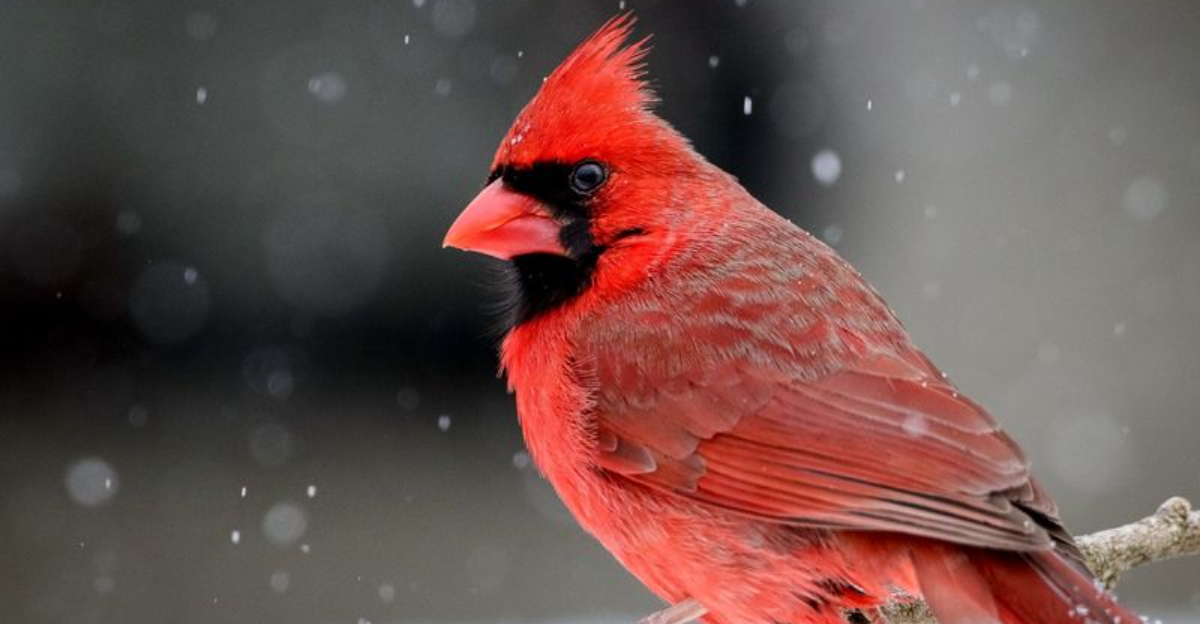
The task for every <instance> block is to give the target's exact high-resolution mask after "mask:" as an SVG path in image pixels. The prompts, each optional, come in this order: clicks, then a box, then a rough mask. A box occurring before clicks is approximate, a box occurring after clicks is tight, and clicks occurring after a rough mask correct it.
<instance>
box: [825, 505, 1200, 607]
mask: <svg viewBox="0 0 1200 624" xmlns="http://www.w3.org/2000/svg"><path fill="white" fill-rule="evenodd" d="M1076 543H1077V544H1079V549H1080V550H1082V551H1083V555H1084V557H1085V558H1086V559H1087V564H1088V567H1089V568H1091V570H1092V572H1093V573H1095V575H1096V578H1097V579H1099V580H1100V581H1101V582H1102V583H1104V585H1105V587H1108V588H1109V589H1112V587H1113V586H1114V585H1116V584H1117V581H1118V580H1120V578H1121V574H1123V573H1125V572H1127V571H1129V570H1132V569H1133V568H1136V567H1138V566H1141V565H1145V564H1147V563H1153V562H1155V561H1162V560H1164V559H1174V558H1175V557H1183V556H1186V555H1200V511H1192V506H1191V504H1190V503H1188V501H1187V500H1186V499H1183V498H1180V497H1178V496H1176V497H1174V498H1171V499H1169V500H1167V502H1165V503H1163V504H1162V505H1160V506H1159V507H1158V511H1156V512H1154V515H1152V516H1147V517H1145V518H1142V519H1141V520H1138V521H1137V522H1133V523H1130V524H1127V525H1125V526H1122V527H1117V528H1115V529H1108V530H1106V531H1099V532H1096V533H1092V534H1091V535H1084V536H1082V537H1079V538H1076ZM845 619H846V621H847V622H849V623H850V624H867V623H871V622H880V621H886V622H888V623H889V624H936V621H935V620H934V619H933V615H931V614H930V613H929V609H928V608H926V607H925V603H923V602H921V601H919V600H910V601H896V602H892V603H889V604H888V605H887V606H885V607H883V608H882V609H879V612H878V613H874V612H862V611H850V612H847V613H846V618H845Z"/></svg>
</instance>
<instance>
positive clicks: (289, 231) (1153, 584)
mask: <svg viewBox="0 0 1200 624" xmlns="http://www.w3.org/2000/svg"><path fill="white" fill-rule="evenodd" d="M617 4H618V3H617V1H616V0H610V1H605V2H589V3H583V2H571V3H565V2H560V3H551V2H535V1H532V0H528V1H514V2H485V1H483V0H426V1H424V2H414V1H413V0H392V1H387V2H382V1H367V0H347V1H332V0H330V1H322V0H294V1H288V2H284V1H277V2H271V1H267V0H253V1H243V2H234V1H232V0H228V1H221V0H213V1H209V2H199V1H197V2H163V1H161V0H153V1H152V0H127V1H121V0H108V1H103V2H93V1H86V0H71V1H67V0H63V1H35V0H19V1H15V2H14V1H13V0H0V302H2V303H0V562H2V563H0V621H3V622H5V623H9V622H15V623H24V622H30V623H33V622H70V623H76V622H78V623H93V622H95V623H101V622H114V623H115V622H122V623H124V622H147V623H149V622H181V623H191V622H196V623H201V622H203V623H205V624H209V623H222V622H230V623H235V622H236V623H241V622H247V623H248V622H256V623H257V622H264V623H272V622H279V623H292V622H295V623H309V622H311V623H320V624H324V623H334V622H349V623H355V622H358V621H359V619H360V618H364V619H366V620H369V621H371V622H418V621H427V622H468V621H469V622H484V621H501V622H541V621H546V620H552V619H553V620H571V621H587V622H600V621H603V622H630V621H632V618H634V617H636V616H638V615H641V614H644V613H645V612H648V611H650V610H652V609H654V608H656V607H657V605H658V603H657V601H656V600H655V599H653V597H651V596H649V595H648V594H647V593H646V592H645V591H644V590H643V589H641V588H640V587H639V586H638V585H637V584H636V582H634V581H633V580H631V579H630V578H629V577H628V576H626V575H625V573H624V572H623V571H622V570H620V569H619V567H618V566H617V565H616V564H615V563H613V562H612V561H611V560H610V559H609V557H608V556H607V554H605V553H604V551H603V550H602V549H601V548H600V547H599V546H597V545H595V544H593V543H592V542H591V540H590V539H589V538H588V537H587V536H585V535H583V534H582V533H581V532H580V531H579V530H578V529H577V528H576V527H575V526H574V525H573V523H572V522H571V520H570V519H569V518H568V517H567V516H566V514H565V512H564V511H563V510H562V508H561V507H560V505H559V504H558V503H557V501H556V500H555V499H554V497H553V494H552V493H551V492H550V491H549V490H548V488H547V487H546V486H545V485H544V484H543V483H542V482H541V481H540V480H539V479H538V477H537V476H536V473H535V471H534V470H533V468H532V467H530V466H528V465H527V462H528V458H527V456H525V455H523V454H522V453H521V444H520V435H519V431H518V430H517V427H516V422H515V419H514V414H513V409H512V404H511V398H510V397H508V396H507V395H506V394H505V392H504V387H503V383H502V382H500V381H498V380H496V379H495V376H494V366H495V363H494V354H493V347H494V344H495V336H494V334H493V333H491V332H490V330H489V323H490V316H489V314H488V309H489V306H490V305H491V302H493V301H494V300H495V297H494V295H493V292H492V290H491V289H490V288H489V283H490V282H491V281H492V276H493V274H492V273H491V272H490V271H489V264H490V261H488V260H486V259H483V258H477V257H470V256H467V255H464V254H461V253H456V252H449V251H441V250H439V249H438V247H439V243H440V241H441V236H442V234H443V232H444V230H445V228H446V227H447V225H448V224H449V223H450V221H451V220H452V219H453V217H454V216H455V215H456V214H457V212H458V210H459V209H460V208H461V207H462V206H463V205H464V204H465V203H466V201H468V200H469V199H470V198H471V197H472V196H473V194H474V193H475V192H476V191H477V190H478V188H479V186H480V183H481V182H482V180H483V178H484V176H485V174H486V171H485V169H486V167H487V165H488V163H489V162H490V158H491V153H492V150H493V149H494V146H495V144H496V142H497V141H498V140H499V138H500V136H501V135H502V134H503V132H504V130H505V129H506V126H507V123H508V122H509V121H510V120H511V118H512V116H513V115H514V114H515V113H516V111H517V110H518V109H519V107H520V106H521V105H522V104H523V103H524V102H525V101H526V100H527V99H528V98H529V97H530V95H532V93H533V92H534V90H535V89H536V88H537V86H538V84H539V83H540V79H541V77H542V76H543V75H545V74H546V73H547V72H548V71H550V70H551V69H552V68H553V67H554V65H555V64H556V63H557V62H558V61H559V60H560V59H561V58H562V57H563V56H564V55H565V54H566V53H567V52H568V51H569V50H570V49H571V47H572V46H573V45H574V44H575V43H576V42H578V41H579V40H581V39H582V38H583V37H584V36H586V35H587V34H588V33H589V32H590V31H591V30H593V29H594V28H595V27H597V26H598V25H599V24H600V23H601V22H603V20H604V19H605V18H607V17H609V16H611V15H613V14H614V13H616V12H617V9H618V7H617ZM628 5H629V7H630V8H633V9H634V10H635V11H636V12H637V14H638V16H639V18H640V23H639V24H638V32H639V33H653V34H654V45H655V49H654V52H653V54H652V56H651V58H650V67H651V75H652V77H653V79H654V81H655V83H656V84H657V85H658V87H659V90H660V92H661V94H662V96H663V99H664V103H663V105H662V107H661V112H662V114H663V115H664V116H665V117H666V118H668V119H669V120H671V121H672V122H673V123H675V124H676V125H677V126H678V127H679V128H680V129H681V130H683V131H684V132H685V133H686V134H688V135H689V136H691V137H692V138H693V139H694V140H695V142H696V144H697V146H698V148H699V149H700V150H701V151H702V152H703V153H705V154H706V155H708V156H709V157H710V158H711V159H713V160H714V161H715V162H717V163H718V164H720V165H721V166H723V167H725V168H727V169H729V170H730V171H732V172H733V173H735V174H737V175H738V176H739V177H740V178H741V180H742V181H743V183H744V184H746V186H747V187H748V188H750V190H751V191H753V192H754V193H755V194H756V195H757V196H758V197H760V198H761V199H763V200H764V201H765V202H766V203H767V204H768V205H770V206H772V207H773V208H775V209H776V210H778V211H780V212H782V213H783V214H785V215H787V216H788V217H790V218H792V219H793V220H795V221H796V222H797V223H799V224H801V225H803V226H804V227H806V228H808V229H810V230H812V231H813V232H815V233H816V234H818V235H820V236H822V237H823V238H825V239H826V240H828V241H829V242H831V243H832V244H834V245H835V246H836V247H837V248H838V249H839V250H840V251H841V252H842V253H843V254H844V255H846V257H848V258H849V259H850V260H851V261H852V262H854V263H855V264H856V265H857V266H858V267H859V268H861V269H862V270H863V272H864V273H865V274H866V275H867V277H868V278H869V279H870V280H872V282H873V283H874V284H875V285H876V286H877V287H878V288H879V289H880V290H881V291H882V292H883V293H884V295H885V296H886V297H887V298H888V300H889V302H890V303H891V304H892V305H893V306H894V307H895V308H896V310H897V311H898V313H899V314H900V316H901V318H903V319H904V320H905V321H906V323H907V324H908V327H909V328H910V329H911V330H912V332H913V334H914V335H915V338H916V340H917V342H918V343H919V344H921V345H923V346H924V347H925V348H926V350H927V351H928V352H929V353H930V355H931V356H932V357H933V358H934V360H935V361H936V362H938V363H939V364H940V365H941V366H942V367H943V368H945V369H946V370H947V371H948V372H949V373H950V374H951V375H952V376H953V378H954V379H955V380H956V381H957V382H958V383H959V384H960V385H961V386H962V388H963V389H964V390H965V391H966V392H968V393H969V394H970V395H971V396H973V397H974V398H976V399H977V400H978V401H980V402H981V403H983V404H984V405H986V406H988V407H989V408H990V409H991V410H992V411H994V412H995V414H996V415H997V417H998V418H1000V419H1001V420H1002V421H1003V422H1004V423H1005V424H1006V426H1007V427H1008V428H1009V429H1010V430H1011V431H1012V433H1013V434H1014V435H1015V437H1016V438H1017V439H1018V440H1020V441H1021V442H1022V444H1023V445H1024V446H1025V448H1026V449H1027V450H1028V451H1029V453H1030V455H1031V456H1032V457H1033V459H1034V461H1035V470H1036V472H1037V473H1038V474H1039V475H1040V476H1041V477H1042V479H1043V480H1044V481H1045V482H1046V484H1047V485H1048V487H1049V489H1050V490H1051V492H1053V493H1054V495H1055V496H1056V497H1057V499H1058V500H1059V502H1060V505H1061V507H1062V508H1063V512H1064V516H1065V518H1066V519H1067V521H1068V524H1070V525H1071V526H1072V527H1073V528H1074V529H1075V530H1076V531H1077V532H1084V531H1089V530H1094V529H1098V528H1102V527H1106V526H1111V525H1114V524H1117V523H1120V522H1123V521H1126V520H1129V519H1132V518H1134V517H1138V516H1141V515H1144V514H1146V513H1149V512H1150V511H1152V510H1153V509H1154V507H1155V506H1156V505H1157V504H1158V503H1159V502H1161V501H1162V500H1163V499H1165V498H1166V497H1167V496H1168V495H1170V494H1176V493H1177V494H1184V495H1189V496H1191V497H1192V498H1200V410H1198V408H1197V405H1198V404H1200V384H1198V383H1197V380H1198V379H1200V332H1198V331H1197V327H1198V325H1200V214H1198V212H1197V211H1198V209H1200V205H1198V204H1200V5H1197V4H1196V3H1195V2H1194V1H1191V0H1178V1H1170V0H1156V1H1151V2H1140V3H1134V2H1119V1H1116V0H1103V1H1095V0H1087V1H1085V0H1061V1H1057V2H1048V3H1035V2H991V1H983V0H971V1H962V0H954V1H951V0H897V1H891V0H888V1H882V0H872V1H867V0H861V1H858V0H856V1H852V2H847V1H844V0H843V1H837V0H823V1H810V2H802V3H801V2H784V1H782V0H780V1H767V0H749V1H748V2H743V3H741V5H739V3H737V2H734V1H733V0H728V1H721V2H688V3H683V2H666V1H661V0H660V1H658V2H653V1H650V0H631V1H630V2H628ZM685 5H686V6H685ZM714 58H715V61H714V60H713V59H714ZM713 65H715V67H713ZM747 97H749V98H750V99H751V101H752V111H751V114H750V115H746V114H744V111H743V104H744V99H745V98H747ZM868 103H869V105H868ZM820 154H824V155H821V156H820V157H818V155H820ZM831 154H835V155H836V160H837V162H838V163H839V167H837V169H838V170H837V174H838V175H837V176H836V179H833V178H834V176H833V175H832V173H833V170H832V169H831V162H832V160H833V156H831ZM814 168H815V169H816V171H814ZM310 486H314V487H315V491H314V490H310ZM243 488H245V495H244V496H243V495H242V489H243ZM310 492H311V493H312V494H313V495H312V496H311V497H310V495H309V494H310ZM235 532H237V539H236V542H237V543H234V542H235V539H234V534H235ZM1121 594H1122V596H1124V597H1125V598H1126V599H1127V600H1128V602H1129V603H1130V604H1131V605H1133V606H1135V607H1137V608H1139V609H1143V610H1145V612H1147V613H1149V614H1152V615H1157V616H1172V618H1171V621H1184V620H1196V619H1198V618H1200V561H1198V560H1191V561H1179V562H1173V563H1169V564H1160V565H1158V566H1155V567H1154V568H1152V569H1149V570H1145V571H1141V572H1138V573H1135V574H1133V575H1131V576H1130V577H1129V578H1128V580H1127V582H1126V583H1125V584H1124V585H1123V586H1122V589H1121Z"/></svg>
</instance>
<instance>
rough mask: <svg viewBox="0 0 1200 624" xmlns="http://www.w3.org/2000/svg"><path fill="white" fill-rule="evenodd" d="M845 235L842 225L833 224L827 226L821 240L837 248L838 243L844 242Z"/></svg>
mask: <svg viewBox="0 0 1200 624" xmlns="http://www.w3.org/2000/svg"><path fill="white" fill-rule="evenodd" d="M843 234H844V232H842V227H841V226H840V225H837V224H832V225H827V226H825V230H824V231H823V232H822V233H821V238H823V239H825V243H826V244H827V245H831V246H837V244H838V243H840V242H842V236H843Z"/></svg>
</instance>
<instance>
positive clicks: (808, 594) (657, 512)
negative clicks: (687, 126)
mask: <svg viewBox="0 0 1200 624" xmlns="http://www.w3.org/2000/svg"><path fill="white" fill-rule="evenodd" d="M632 21H633V20H632V19H631V18H629V17H627V16H626V17H618V18H616V19H613V20H611V21H609V22H608V23H607V24H605V25H604V27H602V28H601V29H600V30H599V31H598V32H597V33H596V34H594V35H593V36H592V37H591V38H589V39H588V40H587V41H586V42H584V43H583V44H582V45H581V46H580V47H579V48H578V49H577V50H575V52H573V53H572V54H571V55H570V56H569V57H568V58H567V59H566V61H564V62H563V63H562V65H561V66H559V67H558V68H557V69H556V70H555V71H554V72H553V73H552V74H551V75H550V76H549V77H548V78H547V79H546V80H545V83H544V84H543V85H542V87H541V90H540V91H539V92H538V94H537V95H536V96H535V97H534V99H533V100H532V101H531V102H530V103H529V104H528V105H527V106H526V107H525V109H524V110H523V111H522V112H521V114H520V116H519V117H517V120H516V122H515V123H514V124H513V126H512V128H511V129H510V130H509V131H508V134H507V135H506V136H505V137H504V141H503V142H502V143H501V144H500V148H499V150H498V151H497V153H496V157H495V160H494V162H493V164H492V171H491V175H490V176H489V177H488V184H487V186H486V187H485V188H484V189H483V191H482V192H481V193H480V194H479V196H478V197H477V198H475V200H474V201H472V202H471V203H470V205H469V206H467V208H466V210H465V211H463V213H462V215H461V216H459V217H458V220H457V221H455V223H454V225H453V226H452V227H451V228H450V231H449V232H448V233H447V235H446V240H445V245H447V246H452V247H457V248H460V249H464V250H470V251H476V252H480V253H484V254H488V255H491V256H495V257H497V258H501V259H504V260H506V261H508V265H509V267H510V268H511V273H512V287H513V289H514V291H515V300H516V306H515V310H514V319H513V326H512V329H511V330H510V331H509V333H508V335H507V336H506V338H505V340H504V344H503V347H502V354H501V361H502V366H503V368H504V370H505V371H507V374H508V378H509V384H510V386H511V388H512V389H513V390H514V391H515V393H516V401H517V411H518V414H519V416H520V421H521V426H522V429H523V431H524V435H525V441H526V444H527V445H528V447H529V450H530V452H531V454H532V456H533V459H534V460H535V462H536V463H537V465H538V466H539V468H540V469H541V471H542V473H543V474H544V475H545V476H546V478H548V479H549V480H550V482H551V483H552V484H553V486H554V488H555V490H557V492H558V494H559V496H561V497H562V499H563V501H564V502H565V503H566V505H567V507H568V508H569V509H570V510H571V512H572V513H574V515H575V517H576V518H577V519H578V520H579V523H580V524H582V525H583V527H584V528H585V529H587V530H588V531H589V532H591V533H592V534H593V535H595V536H596V538H597V539H599V540H600V542H601V543H603V544H604V546H605V547H606V548H608V550H609V551H611V552H612V554H613V555H614V556H615V557H616V558H617V559H618V560H619V561H620V562H621V563H622V564H624V565H625V567H626V568H628V569H629V571H630V572H632V573H633V574H634V575H635V576H637V577H638V578H639V579H640V580H641V581H642V582H643V583H645V584H646V585H647V586H648V587H649V588H650V589H651V590H653V591H654V593H656V594H658V595H659V596H660V597H662V599H663V600H665V601H667V602H668V603H670V604H671V605H673V606H671V607H670V608H668V609H666V610H664V611H663V612H660V613H659V614H656V615H655V616H652V617H654V618H655V621H657V622H669V623H672V624H678V623H681V622H684V621H687V620H690V619H694V618H696V617H702V618H703V619H704V620H705V621H706V622H709V623H711V624H775V623H789V624H790V623H795V624H799V623H807V622H820V623H829V624H833V623H835V622H840V621H841V618H842V610H843V609H848V608H870V607H875V606H878V605H880V604H882V603H884V602H885V601H887V600H888V598H889V596H891V595H892V593H893V592H894V591H895V590H902V591H904V592H906V593H908V594H911V595H913V596H920V597H923V598H924V599H925V600H926V601H927V602H928V603H929V606H930V607H931V608H932V610H933V612H934V614H935V615H936V616H937V618H938V619H939V620H940V621H941V622H943V624H982V623H985V622H1004V623H1006V624H1055V623H1067V622H1078V623H1084V622H1096V623H1108V624H1122V623H1124V624H1135V623H1136V622H1138V619H1137V616H1135V615H1134V614H1133V613H1132V612H1130V611H1128V610H1126V609H1125V608H1124V607H1122V606H1120V605H1118V604H1117V603H1116V602H1115V601H1114V600H1113V599H1112V598H1111V597H1110V596H1109V595H1107V594H1105V593H1104V592H1103V591H1102V590H1101V589H1098V588H1097V586H1096V584H1095V582H1094V581H1093V578H1092V576H1091V575H1090V574H1089V572H1088V571H1087V569H1086V568H1085V567H1084V565H1083V563H1082V562H1081V557H1080V554H1079V551H1078V550H1077V549H1076V547H1075V545H1074V544H1073V543H1072V541H1071V537H1070V535H1069V534H1068V533H1067V532H1066V531H1065V530H1064V529H1063V526H1062V524H1061V522H1060V521H1059V519H1058V512H1057V510H1056V508H1055V505H1054V503H1053V501H1051V500H1050V498H1049V497H1048V496H1047V495H1046V493H1045V492H1044V491H1043V490H1042V488H1041V487H1040V486H1039V485H1038V483H1037V481H1035V480H1034V479H1033V477H1032V476H1031V475H1030V473H1029V462H1028V460H1026V458H1025V456H1024V455H1023V454H1022V452H1021V450H1020V449H1019V448H1018V447H1017V445H1016V443H1015V442H1013V440H1012V439H1011V438H1009V437H1008V436H1007V435H1006V434H1005V433H1004V432H1003V431H1001V430H1000V427H999V426H998V425H997V424H996V423H995V421H994V420H992V418H991V416H989V415H988V413H987V412H986V411H984V409H983V408H981V407H980V406H979V405H977V404H975V403H974V402H972V401H971V400H970V399H968V398H967V397H965V396H963V395H962V394H960V393H959V392H958V391H957V390H956V389H955V387H954V385H953V384H952V383H950V382H949V381H947V380H946V378H945V376H944V375H943V374H942V373H941V372H939V371H938V369H937V368H936V367H935V366H934V365H933V364H932V363H931V362H930V361H929V359H928V358H926V357H925V356H924V355H923V354H922V353H921V351H920V350H918V349H917V347H916V346H915V345H913V343H912V341H911V339H910V338H909V336H908V333H907V332H906V331H905V330H904V328H903V327H902V326H901V325H900V322H899V321H898V320H896V317H895V316H894V315H893V314H892V311H891V310H890V309H889V308H888V306H887V305H886V304H885V303H884V302H883V301H882V300H881V299H880V297H879V295H878V294H877V293H876V292H875V291H874V290H873V289H872V288H871V286H870V285H868V284H867V283H866V282H865V281H864V280H863V278H862V276H861V275H860V274H859V273H858V272H857V271H855V270H854V268H853V267H851V266H850V265H849V264H848V263H847V262H846V261H845V260H843V259H841V258H840V257H838V255H837V254H836V253H834V251H833V250H831V249H830V248H829V247H826V246H825V245H823V244H822V243H821V242H820V241H818V240H817V239H815V238H813V236H812V235H811V234H809V233H808V232H805V231H803V230H801V229H799V228H797V227H796V226H795V225H793V224H791V223H790V222H788V221H787V220H785V219H783V218H781V217H779V216H777V215H776V214H775V213H773V212H771V211H770V210H768V209H767V208H766V207H765V206H763V205H762V204H761V203H759V202H758V201H756V200H755V199H754V198H753V197H751V196H750V194H749V193H747V192H746V190H745V189H744V188H742V187H741V186H740V185H739V184H738V183H737V181H736V180H735V179H734V178H733V177H732V176H730V175H729V174H727V173H725V172H724V171H722V170H720V169H719V168H717V167H716V166H714V165H712V164H710V163H709V162H708V161H706V160H705V159H704V158H703V157H702V156H700V155H699V154H697V153H696V152H695V151H694V150H693V149H692V147H691V145H690V144H689V143H688V141H687V139H685V138H684V137H683V136H681V135H680V134H679V133H678V132H677V131H676V130H675V129H674V128H672V127H671V126H670V125H669V124H668V123H667V122H665V121H663V120H662V119H661V118H659V117H657V116H656V115H655V114H654V113H653V112H652V111H651V110H650V107H651V105H652V103H653V102H654V101H655V96H654V95H653V94H652V93H651V91H650V88H649V87H648V86H647V85H646V83H645V82H644V81H643V79H642V75H643V65H642V59H643V57H644V56H645V54H646V51H647V47H646V41H645V40H644V39H643V40H641V41H639V42H637V43H634V44H632V45H627V44H626V41H627V39H628V36H629V33H630V29H631V27H632Z"/></svg>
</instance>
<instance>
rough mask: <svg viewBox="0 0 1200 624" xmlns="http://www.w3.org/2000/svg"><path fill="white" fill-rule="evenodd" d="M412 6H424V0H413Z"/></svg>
mask: <svg viewBox="0 0 1200 624" xmlns="http://www.w3.org/2000/svg"><path fill="white" fill-rule="evenodd" d="M413 6H415V7H417V8H418V9H419V8H421V7H423V6H425V0H413Z"/></svg>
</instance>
